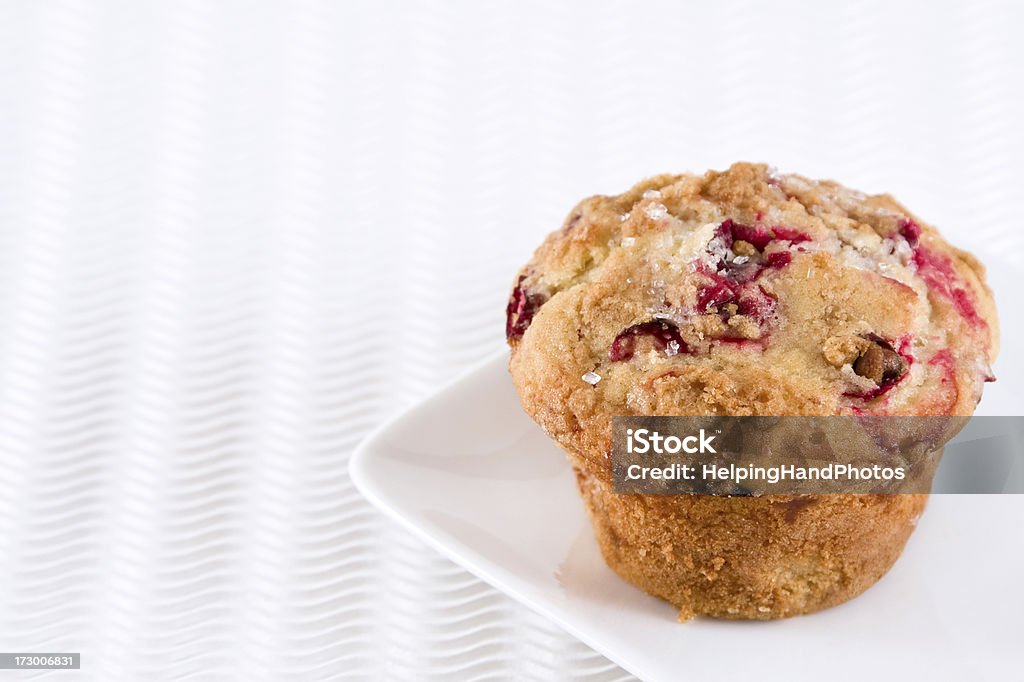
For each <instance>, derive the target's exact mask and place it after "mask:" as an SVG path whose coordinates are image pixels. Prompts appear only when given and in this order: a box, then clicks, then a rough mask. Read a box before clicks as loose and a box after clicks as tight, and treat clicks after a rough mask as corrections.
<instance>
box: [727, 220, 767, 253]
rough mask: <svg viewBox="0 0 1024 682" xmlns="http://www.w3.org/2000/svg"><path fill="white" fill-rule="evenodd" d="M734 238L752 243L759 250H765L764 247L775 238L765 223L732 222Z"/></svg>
mask: <svg viewBox="0 0 1024 682" xmlns="http://www.w3.org/2000/svg"><path fill="white" fill-rule="evenodd" d="M732 238H733V239H734V240H737V239H739V240H742V241H745V242H747V243H749V244H752V245H753V247H754V248H755V249H757V250H758V251H764V247H766V246H768V244H769V242H771V241H772V239H774V237H773V236H772V233H771V232H769V231H768V230H766V229H765V227H764V225H754V226H751V225H741V224H740V223H733V224H732Z"/></svg>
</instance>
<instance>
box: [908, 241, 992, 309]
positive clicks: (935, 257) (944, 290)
mask: <svg viewBox="0 0 1024 682" xmlns="http://www.w3.org/2000/svg"><path fill="white" fill-rule="evenodd" d="M919 229H920V228H919ZM914 264H915V265H916V266H917V274H918V275H920V276H921V279H923V280H924V282H925V284H927V285H928V288H929V289H931V290H932V291H934V292H936V293H938V294H940V295H942V296H944V297H945V298H946V299H947V300H948V301H949V302H950V303H952V304H953V307H955V308H956V310H957V312H959V313H960V315H961V316H962V317H963V318H964V319H965V320H967V321H968V322H970V323H971V324H973V325H974V326H975V327H981V326H988V323H987V322H985V320H984V318H982V317H981V315H980V314H978V309H977V308H976V307H975V305H974V298H973V297H972V296H971V294H969V293H968V292H967V290H966V289H964V288H963V287H961V286H959V285H960V284H961V283H962V280H961V279H960V276H959V275H958V274H957V273H956V271H955V270H954V269H953V263H952V261H950V259H949V256H947V255H945V254H943V253H939V252H937V251H931V250H929V249H926V248H924V247H921V246H918V247H915V248H914Z"/></svg>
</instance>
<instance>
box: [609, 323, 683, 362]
mask: <svg viewBox="0 0 1024 682" xmlns="http://www.w3.org/2000/svg"><path fill="white" fill-rule="evenodd" d="M638 336H649V337H651V341H652V342H653V343H654V347H655V348H656V349H658V350H665V349H666V348H668V347H669V344H670V343H673V342H674V343H675V344H676V347H675V350H676V352H678V353H688V352H690V349H689V347H687V345H686V342H685V341H683V337H681V336H680V335H679V327H677V326H676V325H675V324H674V323H672V322H669V321H668V320H651V321H649V322H642V323H640V324H634V325H633V326H632V327H627V328H626V329H624V330H623V331H622V332H620V333H619V335H618V336H616V337H615V340H614V341H612V346H611V348H610V349H609V350H608V359H609V360H611V361H612V362H622V361H624V360H629V359H630V358H632V357H633V353H635V352H636V338H637V337H638Z"/></svg>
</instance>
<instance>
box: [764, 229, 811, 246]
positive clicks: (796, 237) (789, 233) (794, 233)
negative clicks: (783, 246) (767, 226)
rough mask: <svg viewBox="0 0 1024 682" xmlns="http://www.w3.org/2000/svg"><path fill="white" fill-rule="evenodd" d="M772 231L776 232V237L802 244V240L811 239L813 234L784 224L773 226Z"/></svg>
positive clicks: (807, 240)
mask: <svg viewBox="0 0 1024 682" xmlns="http://www.w3.org/2000/svg"><path fill="white" fill-rule="evenodd" d="M772 232H774V233H775V238H776V239H782V240H785V241H787V242H792V243H793V244H800V243H801V242H809V241H811V235H809V234H807V233H806V232H801V231H800V230H794V229H793V228H791V227H783V226H782V225H776V226H775V227H773V228H772Z"/></svg>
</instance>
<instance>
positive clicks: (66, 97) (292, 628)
mask: <svg viewBox="0 0 1024 682" xmlns="http://www.w3.org/2000/svg"><path fill="white" fill-rule="evenodd" d="M895 4H896V3H888V2H865V1H858V2H849V3H843V4H842V5H841V6H840V5H836V6H834V7H831V6H829V5H828V3H805V4H804V3H794V2H777V3H771V4H763V3H759V4H754V3H747V2H725V3H706V4H699V5H698V4H692V5H689V6H687V5H683V4H677V3H668V2H665V3H655V4H651V5H648V6H645V7H644V8H642V9H641V8H639V7H637V6H636V5H635V4H634V3H615V4H604V5H600V6H595V5H594V4H593V3H582V2H580V3H574V4H570V3H545V2H529V3H510V4H508V5H507V6H503V7H493V6H486V7H485V6H483V4H481V3H470V2H467V1H460V2H453V3H446V4H436V5H429V4H428V5H424V4H419V3H369V2H367V3H344V4H342V3H332V2H326V1H325V2H303V3H283V2H281V3H262V4H259V5H257V4H255V3H241V2H235V3H204V2H174V3H135V2H107V3H89V2H32V3H16V2H6V3H2V4H0V54H2V58H0V472H2V474H0V650H4V651H80V652H82V666H83V670H82V672H81V675H80V677H81V678H82V679H103V680H114V679H124V680H137V679H172V678H182V677H186V676H197V677H203V678H207V677H222V678H238V679H247V680H255V679H275V680H276V679H282V678H284V679H304V680H306V679H319V678H353V679H395V680H424V679H438V680H449V679H459V680H463V679H465V680H476V679H567V678H579V679H593V680H624V679H630V676H629V675H628V674H627V673H625V672H624V671H622V670H621V669H620V668H618V667H617V666H615V665H614V664H612V663H610V662H609V661H608V660H607V659H605V658H603V657H602V656H600V655H598V654H596V653H594V652H593V651H591V650H590V649H588V648H587V647H585V646H584V645H582V644H580V643H579V642H577V641H576V640H574V639H573V638H571V637H569V636H568V635H566V634H564V633H563V632H561V631H560V630H559V629H558V628H557V627H555V626H553V625H551V624H549V623H548V622H547V621H546V620H545V619H544V618H542V617H540V616H538V615H535V614H533V613H532V612H530V611H528V610H527V609H525V608H524V607H521V606H519V605H517V604H515V603H514V602H512V601H511V600H509V599H508V598H506V597H504V596H503V595H501V594H499V593H497V592H496V591H495V590H493V589H491V588H490V587H488V586H486V585H485V584H483V583H482V582H480V581H479V580H477V579H475V578H473V577H472V576H470V575H469V574H467V573H466V572H465V571H463V570H462V569H460V568H458V567H456V566H454V565H453V564H452V563H450V562H448V561H447V560H445V559H443V558H441V557H440V556H439V555H437V554H436V553H435V552H434V551H433V550H431V549H428V548H427V547H425V546H424V545H423V544H422V543H421V542H419V541H417V540H415V539H413V538H412V537H411V536H410V535H409V534H408V533H406V532H405V531H404V530H402V529H400V528H398V527H397V526H396V525H394V524H393V523H391V522H390V521H388V520H386V519H384V518H383V517H382V516H381V515H380V514H379V513H377V512H376V511H374V510H373V509H372V508H371V507H370V506H369V505H368V504H367V503H366V502H365V501H363V500H362V499H361V498H360V496H359V495H358V494H357V493H356V491H355V490H354V488H353V486H352V484H351V482H350V481H349V480H348V476H347V473H346V464H347V458H348V456H349V454H350V453H351V451H352V450H353V448H354V447H355V445H356V444H357V443H358V441H359V440H360V439H361V438H362V437H363V436H364V435H365V434H366V433H367V432H368V431H369V430H370V429H371V428H372V427H374V426H375V425H376V424H378V423H380V422H381V421H382V420H383V419H385V418H387V417H388V416H390V415H392V414H395V413H396V412H397V411H398V410H400V409H402V408H404V407H406V406H408V405H410V404H412V403H413V402H414V401H416V400H417V399H419V398H422V397H423V396H425V395H428V394H429V393H430V392H431V391H432V390H433V389H434V388H435V387H437V386H438V385H440V384H441V383H443V382H444V381H446V380H448V379H449V378H451V377H452V376H454V375H455V374H456V373H457V372H458V371H459V370H460V369H462V368H464V367H466V366H468V365H469V364H471V363H472V362H474V361H476V360H478V359H480V358H482V357H484V356H485V355H487V354H488V353H490V352H492V351H494V350H495V349H497V348H500V347H501V344H502V341H503V340H502V338H501V334H502V325H503V319H502V312H503V309H504V302H505V295H506V290H507V288H508V286H509V285H510V283H511V279H512V276H513V273H514V272H515V270H516V268H517V266H518V265H519V264H520V263H521V262H524V261H525V260H526V258H527V256H528V254H529V252H530V249H531V248H533V246H534V245H535V244H537V243H538V242H539V240H540V239H541V238H542V237H543V235H544V234H545V233H546V232H547V231H549V230H550V229H553V228H554V227H555V226H557V225H558V224H559V223H560V221H561V219H562V217H563V216H564V215H565V214H566V213H567V212H568V210H569V209H570V208H571V206H572V204H573V203H574V202H575V201H576V200H577V199H578V198H580V197H582V196H585V195H587V194H590V193H594V192H598V191H604V192H617V191H621V190H622V189H624V188H625V187H627V186H628V185H629V184H630V183H632V182H633V181H634V180H636V179H637V178H639V177H641V176H643V175H646V174H651V173H654V172H659V171H679V170H701V169H704V168H707V167H721V166H723V165H727V164H728V163H729V162H731V161H733V160H736V159H749V160H767V161H771V162H773V163H775V164H776V165H778V166H779V167H780V168H783V169H785V170H794V171H799V172H802V173H805V174H808V175H815V176H834V177H837V178H839V179H841V180H842V181H844V182H845V183H847V184H849V185H851V186H855V187H861V188H864V189H866V190H877V189H882V188H884V189H887V190H889V191H892V192H893V193H895V194H896V195H897V196H898V197H899V198H900V199H901V200H904V201H905V202H906V203H908V204H909V205H911V206H913V207H914V208H915V209H916V210H918V211H919V212H920V213H921V214H922V215H923V216H925V217H926V218H927V219H928V220H929V221H932V222H935V223H936V224H938V225H939V226H940V227H942V228H943V229H944V230H946V232H947V233H948V234H949V235H950V236H951V237H952V238H953V240H954V241H959V242H960V243H962V244H964V245H967V246H970V248H972V250H975V251H976V252H978V253H979V255H980V256H982V258H983V259H984V258H986V256H992V257H999V258H1003V259H1006V260H1007V262H1011V263H1013V264H1017V265H1019V263H1020V262H1021V258H1020V254H1021V252H1022V251H1021V248H1020V247H1021V240H1022V237H1021V232H1020V231H1019V230H1017V229H1016V228H1015V227H1014V226H1015V225H1016V223H1015V220H1016V219H1017V215H1016V213H1017V209H1016V206H1013V205H1012V204H1011V203H1010V201H1009V198H1010V197H1015V196H1016V190H1017V188H1018V187H1019V186H1020V181H1021V177H1020V176H1021V171H1020V165H1019V164H1018V162H1017V160H1018V159H1019V158H1021V156H1022V155H1024V138H1022V136H1021V134H1020V131H1019V121H1020V120H1022V119H1024V111H1022V109H1024V100H1022V97H1021V94H1020V91H1019V84H1020V83H1021V82H1024V78H1022V76H1024V73H1022V71H1024V66H1022V65H1024V46H1022V43H1021V42H1020V41H1019V40H1018V39H1017V36H1016V35H1015V34H1014V31H1015V30H1016V26H1018V25H1019V24H1020V20H1021V18H1022V14H1021V9H1020V7H1019V6H1018V5H1015V4H1013V3H1010V2H1004V3H962V4H960V5H958V6H949V7H947V8H945V9H942V10H941V11H939V9H938V8H929V10H928V11H927V13H925V12H924V11H923V10H920V11H914V9H913V8H912V7H909V6H907V7H897V6H894V5H895ZM1017 326H1019V325H1017V323H1016V321H1011V323H1010V328H1011V329H1015V328H1016V327H1017ZM997 369H998V367H997ZM997 386H998V385H997Z"/></svg>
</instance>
